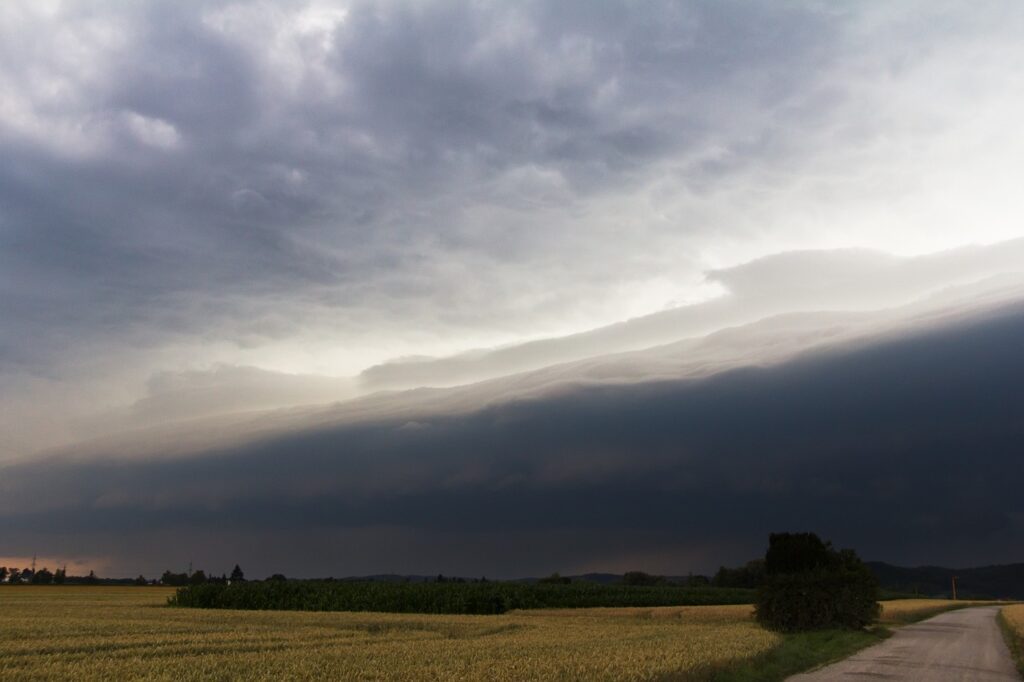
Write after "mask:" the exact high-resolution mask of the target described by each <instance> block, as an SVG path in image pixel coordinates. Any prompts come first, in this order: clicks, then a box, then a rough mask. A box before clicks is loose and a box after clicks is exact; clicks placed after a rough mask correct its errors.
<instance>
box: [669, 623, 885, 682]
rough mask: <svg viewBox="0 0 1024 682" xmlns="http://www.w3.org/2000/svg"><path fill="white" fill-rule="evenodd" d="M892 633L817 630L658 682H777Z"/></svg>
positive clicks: (874, 630) (881, 629) (880, 639)
mask: <svg viewBox="0 0 1024 682" xmlns="http://www.w3.org/2000/svg"><path fill="white" fill-rule="evenodd" d="M891 634H892V633H891V632H890V631H889V629H888V628H885V627H880V626H876V627H873V628H870V629H867V630H818V631H816V632H800V633H795V634H788V635H785V636H784V638H783V640H782V644H780V645H779V646H777V647H775V648H774V649H772V650H771V651H768V652H765V653H763V654H761V655H760V656H756V657H754V658H751V659H749V660H746V661H744V662H743V663H740V664H738V665H736V664H733V665H729V666H728V667H724V668H718V669H709V670H707V671H704V672H701V673H698V674H693V673H690V674H688V675H679V676H678V677H672V676H667V677H664V678H661V680H660V682H670V681H673V680H679V681H682V680H687V681H690V680H693V681H699V682H778V681H781V680H785V679H786V678H787V677H789V676H790V675H795V674H797V673H801V672H805V671H807V670H811V669H813V668H817V667H819V666H822V665H827V664H829V663H834V662H836V661H840V660H842V659H844V658H846V657H847V656H851V655H853V654H855V653H856V652H858V651H860V650H861V649H864V648H867V647H869V646H871V645H872V644H877V643H878V642H880V641H882V640H883V639H885V638H887V637H889V636H890V635H891Z"/></svg>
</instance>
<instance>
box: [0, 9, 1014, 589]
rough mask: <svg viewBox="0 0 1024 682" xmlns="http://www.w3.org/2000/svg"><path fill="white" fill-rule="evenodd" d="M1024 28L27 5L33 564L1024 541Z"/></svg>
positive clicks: (7, 422)
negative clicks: (792, 536) (777, 534)
mask: <svg viewBox="0 0 1024 682" xmlns="http://www.w3.org/2000/svg"><path fill="white" fill-rule="evenodd" d="M1022 33H1024V7H1022V6H1021V5H1020V4H1019V3H1015V2H1010V1H1003V2H974V3H963V2H934V1H931V2H923V1H922V2H913V1H907V2H902V3H886V2H864V3H834V2H824V1H822V2H812V1H810V0H808V1H806V2H776V3H761V2H752V1H745V2H736V1H730V0H723V1H716V2H658V1H654V2H645V3H636V2H602V3H593V2H589V1H586V2H584V1H580V2H573V1H569V2H522V3H482V2H383V1H382V2H300V1H295V2H284V1H276V2H274V1H254V2H228V1H210V2H199V1H190V2H159V1H152V2H143V3H122V2H102V1H100V2H95V1H93V2H84V1H82V2H60V1H38V0H33V1H31V2H29V1H28V0H24V1H22V0H13V1H11V2H4V3H0V160H2V161H0V320H2V322H0V529H2V530H0V563H3V561H7V562H8V563H11V564H14V563H18V562H20V561H23V560H25V558H26V557H29V558H30V557H31V556H32V555H33V554H37V555H39V556H41V557H44V558H45V559H46V560H47V561H49V562H51V563H54V564H56V563H59V562H67V563H68V564H69V565H70V566H75V567H82V568H83V569H84V568H85V567H95V568H96V569H97V571H98V572H107V573H110V574H118V575H129V574H137V573H139V572H144V573H146V574H148V575H154V574H159V573H161V572H162V571H163V570H165V569H167V568H175V569H181V568H183V567H184V566H186V565H187V564H188V562H189V561H192V562H193V563H194V564H195V565H197V566H201V567H205V568H206V569H207V570H211V571H214V572H221V571H224V570H229V569H230V568H231V566H232V565H233V564H234V563H235V562H237V561H242V562H244V563H243V565H245V566H249V567H251V570H254V571H256V572H257V573H259V572H261V571H262V572H265V573H267V574H268V575H269V574H270V573H273V572H284V573H286V574H289V575H293V574H294V575H338V576H340V575H352V574H359V573H382V572H402V573H422V574H436V573H437V572H445V573H455V574H466V575H476V574H486V575H489V576H493V577H512V576H520V575H540V574H545V573H550V572H552V571H556V570H557V571H560V572H562V573H563V574H565V573H571V572H584V571H605V570H607V571H622V570H631V569H640V570H651V571H655V572H662V573H668V574H676V575H684V574H686V573H688V572H690V571H693V572H701V571H705V572H706V571H709V570H714V568H716V567H717V566H718V565H720V564H722V563H730V562H732V563H735V562H739V561H745V560H746V559H749V558H752V557H754V556H757V555H758V554H759V553H761V552H763V549H764V547H763V545H764V543H765V541H766V538H767V534H768V533H769V532H771V531H775V530H789V529H804V528H805V529H809V530H817V531H819V532H821V533H822V534H824V535H828V536H829V537H832V539H833V540H835V541H836V542H837V544H840V545H843V546H853V547H856V548H857V549H859V550H860V551H861V553H862V554H864V555H865V556H867V557H868V558H871V559H881V560H891V561H895V562H902V563H904V564H917V563H945V564H949V565H959V566H967V565H975V564H983V563H992V562H997V561H1003V562H1008V561H1024V554H1022V553H1021V552H1022V550H1021V549H1020V548H1021V547H1024V542H1022V541H1024V506H1022V504H1021V503H1020V502H1019V501H1018V500H1017V498H1016V496H1015V495H1014V494H1013V493H1014V491H1013V490H1012V486H1010V485H1009V484H1008V482H1009V481H1013V480H1018V481H1019V480H1024V479H1022V478H1021V477H1022V475H1024V470H1022V468H1021V467H1022V464H1021V463H1018V462H1017V461H1015V458H1014V457H1013V443H1014V442H1019V441H1020V436H1021V433H1020V428H1021V427H1020V424H1022V423H1024V421H1022V419H1021V417H1022V415H1021V413H1020V408H1019V405H1022V404H1024V400H1022V399H1024V389H1021V388H1020V387H1021V386H1024V383H1022V381H1021V380H1022V379H1024V366H1022V364H1021V359H1020V357H1019V352H1017V351H1016V349H1017V348H1020V347H1021V343H1022V342H1024V326H1022V320H1024V309H1022V308H1021V307H1020V303H1021V301H1022V300H1024V198H1022V195H1021V192H1020V190H1019V181H1018V178H1019V177H1020V169H1019V165H1020V161H1019V160H1020V159H1021V158H1024V135H1021V134H1020V132H1019V121H1020V120H1022V119H1024V44H1022V43H1021V41H1020V40H1019V36H1020V35H1021V34H1022ZM1014 477H1016V478H1014ZM851 509H856V510H860V512H862V513H851V512H850V510H851Z"/></svg>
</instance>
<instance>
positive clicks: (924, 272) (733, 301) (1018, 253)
mask: <svg viewBox="0 0 1024 682" xmlns="http://www.w3.org/2000/svg"><path fill="white" fill-rule="evenodd" d="M1000 274H1002V275H1007V276H1009V277H1012V278H1017V279H1019V277H1020V276H1021V275H1022V274H1024V240H1018V241H1015V242H1005V243H1000V244H996V245H993V246H989V247H970V248H963V249H957V250H953V251H949V252H942V253H938V254H931V255H927V256H920V257H917V258H897V257H894V256H889V255H886V254H882V253H877V252H870V251H864V250H837V251H826V252H821V251H817V252H812V251H805V252H790V253H782V254H775V255H772V256H768V257H765V258H762V259H759V260H756V261H753V262H751V263H745V264H743V265H739V266H735V267H732V268H727V269H723V270H716V271H712V272H710V273H708V279H709V280H710V281H711V282H715V283H719V284H721V285H723V286H724V288H725V290H726V295H725V296H722V297H719V298H715V299H713V300H711V301H707V302H704V303H698V304H693V305H690V306H681V307H677V308H672V309H669V310H665V311H661V312H658V313H653V314H651V315H645V316H642V317H638V318H634V319H631V320H627V321H624V322H619V323H616V324H614V325H610V326H607V327H601V328H598V329H593V330H589V331H587V332H582V333H579V334H574V335H570V336H566V337H560V338H553V339H541V340H537V341H531V342H528V343H525V344H518V345H512V346H508V347H504V348H498V349H478V350H475V351H468V352H464V353H461V354H459V355H456V356H453V357H449V358H406V359H402V360H397V361H392V362H389V363H384V364H381V365H376V366H374V367H370V368H367V369H366V370H364V371H363V372H362V373H361V374H360V377H359V379H360V382H361V384H362V386H364V387H365V388H367V389H381V388H410V387H415V386H424V385H426V386H454V385H458V384H464V383H469V382H472V381H480V380H483V379H489V378H494V377H498V376H503V375H506V374H510V373H514V372H523V371H529V370H534V369H539V368H542V367H546V366H549V365H553V364H556V363H562V362H570V361H574V360H580V359H583V358H587V357H598V356H602V355H607V354H609V353H621V352H626V351H634V350H640V349H644V348H649V347H652V346H657V345H662V344H665V343H670V342H673V341H677V340H680V339H685V338H690V337H699V336H703V335H706V334H708V333H710V332H714V331H716V330H720V329H723V328H726V327H734V326H739V325H742V324H749V323H750V322H753V321H755V320H760V319H763V318H766V317H771V316H777V315H781V314H784V313H793V312H801V311H823V310H828V311H842V310H847V311H863V312H866V311H873V310H878V309H882V308H896V307H898V306H899V305H901V304H906V303H908V302H912V301H920V300H922V299H923V300H924V301H925V303H924V304H925V305H926V306H927V305H933V306H941V305H942V300H941V299H942V295H943V294H944V293H948V292H949V290H951V289H952V290H955V289H956V288H957V287H962V286H964V285H966V284H970V283H978V285H977V286H976V288H975V289H974V290H972V294H971V295H973V296H980V295H981V294H982V293H983V292H984V291H986V290H992V291H998V290H1000V289H1001V288H1002V287H1004V286H1005V284H1006V283H1005V282H1003V281H1002V280H999V279H995V278H996V277H997V276H998V275H1000ZM982 280H989V281H988V282H987V284H986V283H980V281H982ZM746 350H747V352H750V351H751V350H752V349H746Z"/></svg>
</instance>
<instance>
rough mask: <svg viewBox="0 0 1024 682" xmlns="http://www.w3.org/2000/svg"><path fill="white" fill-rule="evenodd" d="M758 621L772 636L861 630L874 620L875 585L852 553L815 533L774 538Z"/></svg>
mask: <svg viewBox="0 0 1024 682" xmlns="http://www.w3.org/2000/svg"><path fill="white" fill-rule="evenodd" d="M764 568H765V580H764V583H762V585H761V587H760V588H758V592H757V606H756V613H757V620H758V622H760V623H761V624H762V625H764V626H765V627H767V628H770V629H772V630H779V631H782V632H798V631H802V630H824V629H827V628H849V629H860V628H863V627H865V626H866V625H870V624H871V623H872V622H874V621H875V620H876V619H877V618H878V614H879V606H878V581H877V580H876V579H875V577H874V575H872V573H871V571H870V570H869V569H868V568H867V566H865V565H864V562H862V561H861V560H860V558H859V557H858V556H857V554H856V553H855V552H854V551H853V550H849V549H844V550H841V551H837V550H835V549H834V548H833V547H832V544H831V543H826V542H822V541H821V539H820V538H819V537H818V536H817V535H815V534H814V533H776V534H772V535H771V536H770V538H769V545H768V553H767V554H766V555H765V565H764Z"/></svg>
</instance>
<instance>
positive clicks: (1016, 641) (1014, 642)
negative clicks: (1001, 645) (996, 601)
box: [1002, 604, 1024, 673]
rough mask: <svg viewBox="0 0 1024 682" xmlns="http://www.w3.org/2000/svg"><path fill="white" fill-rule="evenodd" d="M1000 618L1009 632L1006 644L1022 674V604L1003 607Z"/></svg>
mask: <svg viewBox="0 0 1024 682" xmlns="http://www.w3.org/2000/svg"><path fill="white" fill-rule="evenodd" d="M1002 617H1003V622H1004V623H1005V624H1006V626H1007V629H1008V630H1009V632H1008V633H1007V644H1009V646H1010V651H1011V652H1012V653H1013V656H1014V658H1016V659H1017V667H1018V668H1020V670H1021V672H1022V673H1024V604H1012V605H1010V606H1004V607H1003V608H1002Z"/></svg>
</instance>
